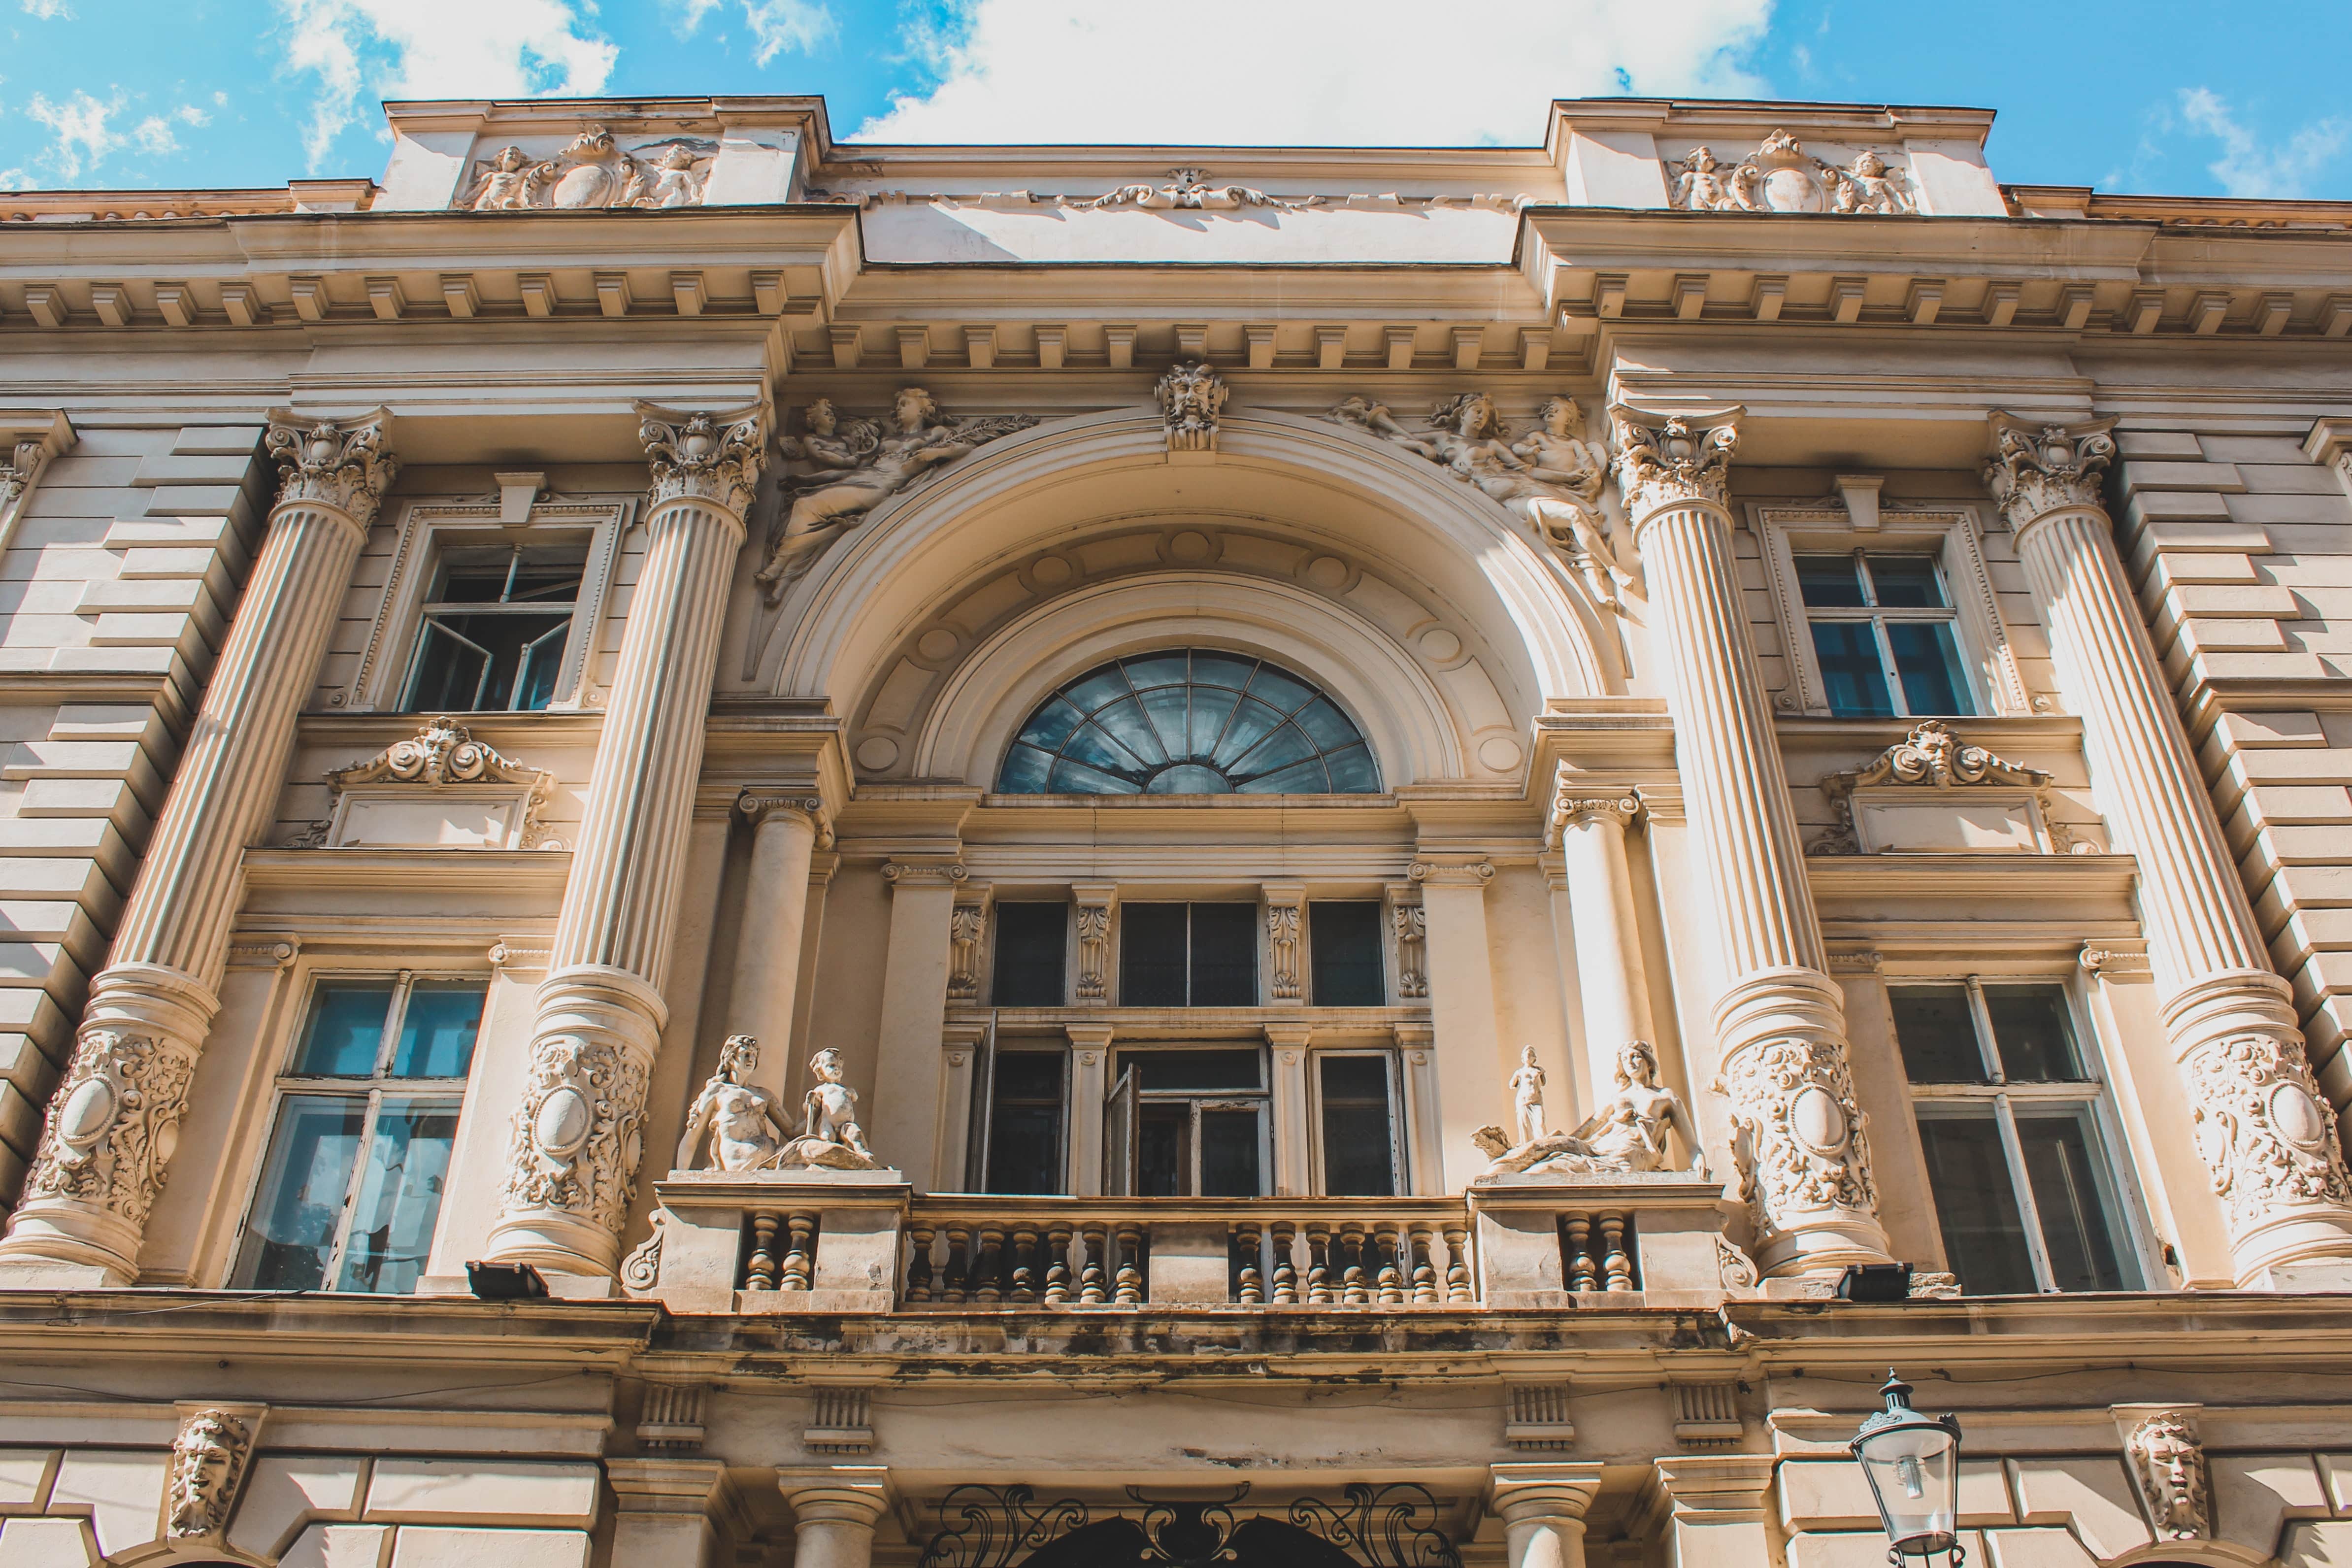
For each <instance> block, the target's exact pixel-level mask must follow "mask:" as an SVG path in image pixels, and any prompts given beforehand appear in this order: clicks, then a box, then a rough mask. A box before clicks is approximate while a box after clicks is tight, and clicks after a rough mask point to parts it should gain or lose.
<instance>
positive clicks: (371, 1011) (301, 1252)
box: [230, 975, 485, 1295]
mask: <svg viewBox="0 0 2352 1568" xmlns="http://www.w3.org/2000/svg"><path fill="white" fill-rule="evenodd" d="M484 990H485V988H484V986H483V984H482V983H481V982H480V981H478V980H415V979H412V978H410V977H408V976H405V975H404V976H402V977H401V978H399V979H397V980H368V981H342V980H338V981H330V982H326V983H324V984H320V986H319V987H318V989H317V990H316V991H315V992H314V993H313V994H312V995H311V998H310V1016H309V1017H308V1018H307V1019H306V1020H305V1022H304V1025H303V1029H302V1036H301V1038H300V1039H299V1041H298V1042H297V1043H296V1046H295V1049H294V1058H293V1062H292V1065H291V1067H290V1068H289V1071H288V1072H287V1074H286V1075H285V1077H284V1078H282V1079H280V1080H279V1089H280V1095H279V1099H278V1119H277V1125H276V1126H275V1128H274V1129H273V1130H272V1131H271V1133H270V1139H269V1152H268V1155H267V1156H266V1157H265V1158H264V1160H263V1162H262V1171H261V1184H260V1188H259V1190H258V1192H257V1194H256V1195H255V1198H254V1205H253V1213H252V1215H251V1216H250V1217H249V1219H248V1220H247V1226H246V1236H245V1242H244V1246H243V1247H242V1249H241V1250H240V1253H239V1255H238V1258H237V1265H236V1272H235V1274H234V1275H233V1277H232V1279H231V1280H230V1283H231V1285H232V1286H233V1287H235V1288H237V1289H258V1290H320V1289H333V1290H359V1291H373V1292H381V1293H384V1294H391V1295H405V1294H407V1293H408V1292H410V1291H413V1290H414V1289H416V1281H417V1279H418V1277H419V1276H420V1275H422V1274H423V1273H424V1271H425V1255H426V1253H427V1252H428V1251H429V1250H430V1249H431V1247H432V1245H433V1227H434V1225H435V1222H436V1220H437V1219H438V1218H439V1216H440V1213H441V1198H442V1195H443V1187H444V1185H445V1184H446V1180H447V1176H448V1171H449V1153H450V1149H451V1147H452V1146H453V1145H454V1144H455V1142H457V1110H458V1104H459V1102H460V1101H461V1100H463V1099H464V1097H465V1092H466V1075H467V1071H468V1069H469V1068H471V1067H472V1065H473V1058H474V1045H475V1041H476V1039H477V1038H478V1036H479V1035H480V1033H481V1026H482V1001H483V996H484Z"/></svg>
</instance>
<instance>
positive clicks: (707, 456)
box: [636, 403, 768, 517]
mask: <svg viewBox="0 0 2352 1568" xmlns="http://www.w3.org/2000/svg"><path fill="white" fill-rule="evenodd" d="M636 410H637V420H638V424H637V439H638V441H639V442H640V443H642V444H643V445H644V447H645V449H646V465H647V466H648V467H649V468H652V469H653V473H654V482H653V489H652V492H651V493H652V499H653V504H654V505H655V506H660V505H661V504H662V503H663V502H665V501H672V500H682V499H686V498H689V497H691V498H694V499H697V500H708V501H713V502H716V503H717V504H718V505H719V506H722V507H724V508H726V509H727V510H729V511H731V512H733V513H734V514H735V515H736V516H737V517H741V516H742V515H743V513H744V512H745V511H746V510H749V509H750V507H751V492H752V491H753V490H755V489H758V488H759V484H760V470H761V468H763V467H764V466H765V465H766V463H767V452H766V445H767V438H768V411H767V409H766V408H764V407H761V406H758V405H754V406H752V407H749V408H737V409H731V410H729V411H728V412H726V413H723V414H712V413H706V412H702V411H700V410H693V411H689V410H686V409H678V408H664V407H661V406H660V405H656V404H651V403H640V404H638V405H636Z"/></svg>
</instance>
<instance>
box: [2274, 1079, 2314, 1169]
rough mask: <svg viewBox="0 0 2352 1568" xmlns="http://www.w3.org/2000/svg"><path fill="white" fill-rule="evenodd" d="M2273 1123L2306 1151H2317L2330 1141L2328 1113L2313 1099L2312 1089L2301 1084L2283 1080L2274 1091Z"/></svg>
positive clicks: (2285, 1136)
mask: <svg viewBox="0 0 2352 1568" xmlns="http://www.w3.org/2000/svg"><path fill="white" fill-rule="evenodd" d="M2271 1125H2272V1126H2273V1127H2274V1128H2276V1129H2277V1130H2278V1135H2279V1136H2280V1137H2282V1138H2284V1139H2285V1140H2286V1141H2287V1142H2290V1143H2292V1144H2294V1146H2295V1147H2296V1148H2298V1149H2300V1150H2302V1151H2304V1152H2305V1153H2309V1154H2315V1153H2317V1152H2319V1150H2320V1148H2321V1146H2322V1145H2324V1144H2325V1143H2326V1142H2327V1122H2326V1112H2324V1111H2322V1110H2320V1109H2319V1102H2318V1101H2317V1100H2313V1099H2312V1098H2311V1091H2310V1090H2309V1089H2305V1088H2304V1087H2303V1086H2302V1085H2301V1084H2298V1083H2283V1084H2280V1085H2278V1086H2277V1087H2276V1088H2274V1089H2272V1090H2271Z"/></svg>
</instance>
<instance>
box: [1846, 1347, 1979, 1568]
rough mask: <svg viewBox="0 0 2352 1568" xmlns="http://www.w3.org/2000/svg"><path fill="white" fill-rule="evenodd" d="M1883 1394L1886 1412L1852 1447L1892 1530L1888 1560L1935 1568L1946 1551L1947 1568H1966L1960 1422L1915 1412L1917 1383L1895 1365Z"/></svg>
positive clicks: (1877, 1414)
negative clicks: (1961, 1530)
mask: <svg viewBox="0 0 2352 1568" xmlns="http://www.w3.org/2000/svg"><path fill="white" fill-rule="evenodd" d="M1878 1392H1879V1395H1880V1397H1882V1398H1884V1399H1885V1401H1886V1408H1885V1409H1884V1410H1880V1411H1874V1412H1873V1413H1872V1415H1870V1417H1869V1419H1867V1420H1865V1421H1864V1422H1863V1424H1862V1429H1861V1430H1860V1431H1858V1432H1856V1433H1855V1434H1854V1435H1853V1442H1852V1443H1849V1444H1848V1445H1846V1447H1848V1448H1849V1449H1850V1450H1851V1451H1852V1452H1853V1457H1854V1460H1855V1462H1856V1463H1858V1464H1860V1465H1861V1466H1862V1473H1863V1475H1864V1477H1865V1478H1867V1479H1868V1480H1869V1481H1870V1494H1871V1496H1872V1497H1873V1498H1874V1500H1876V1501H1877V1503H1878V1517H1879V1519H1880V1520H1881V1521H1884V1522H1885V1525H1886V1541H1887V1547H1886V1560H1887V1561H1888V1562H1889V1563H1894V1564H1895V1568H1907V1565H1911V1564H1916V1565H1918V1568H1933V1563H1934V1559H1935V1557H1936V1554H1937V1552H1945V1553H1948V1556H1946V1557H1945V1559H1944V1562H1945V1563H1946V1565H1947V1568H1959V1565H1960V1564H1961V1563H1964V1562H1966V1561H1967V1558H1968V1553H1967V1552H1965V1551H1963V1550H1962V1549H1961V1547H1960V1534H1959V1525H1960V1500H1959V1490H1960V1424H1959V1422H1958V1419H1957V1418H1955V1417H1953V1416H1950V1415H1938V1416H1936V1417H1934V1418H1933V1419H1930V1418H1929V1417H1927V1416H1925V1415H1920V1414H1919V1413H1918V1412H1917V1411H1916V1410H1914V1409H1912V1408H1911V1385H1910V1384H1907V1383H1906V1382H1904V1381H1903V1380H1902V1379H1901V1378H1899V1377H1897V1376H1895V1372H1894V1369H1893V1368H1891V1367H1890V1368H1888V1369H1887V1373H1886V1386H1885V1387H1884V1388H1882V1389H1880V1390H1879V1391H1878Z"/></svg>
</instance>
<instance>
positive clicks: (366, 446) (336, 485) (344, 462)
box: [262, 408, 400, 528]
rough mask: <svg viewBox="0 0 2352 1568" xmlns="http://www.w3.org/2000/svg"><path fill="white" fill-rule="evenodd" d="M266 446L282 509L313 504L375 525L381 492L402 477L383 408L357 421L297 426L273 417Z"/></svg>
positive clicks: (291, 420) (288, 418) (388, 417)
mask: <svg viewBox="0 0 2352 1568" xmlns="http://www.w3.org/2000/svg"><path fill="white" fill-rule="evenodd" d="M262 444H263V446H264V447H265V448H266V449H267V450H268V453H269V456H270V458H271V460H272V461H274V462H275V463H277V465H278V505H280V506H284V505H285V504H286V503H288V502H289V501H313V502H316V503H318V504H319V505H320V506H330V507H332V508H334V509H335V510H337V511H340V512H341V513H342V514H343V515H344V516H346V517H348V518H350V519H351V520H352V521H353V522H356V523H358V524H359V525H360V526H361V527H362V528H365V527H366V526H367V525H368V524H369V523H371V522H373V521H375V509H376V505H377V503H378V502H380V501H382V500H383V492H384V491H385V490H387V489H391V488H392V481H393V479H394V477H395V476H396V475H398V474H399V472H400V459H399V458H395V457H394V456H393V455H392V416H391V415H390V414H389V413H388V412H386V411H385V410H383V409H381V408H379V409H377V410H376V411H375V412H374V413H373V414H363V415H362V416H360V417H358V418H356V419H321V420H319V421H317V422H316V423H313V424H308V425H304V424H298V423H297V422H296V421H295V418H294V416H292V415H291V414H288V415H284V416H277V417H273V418H272V419H271V420H270V422H269V433H268V435H267V436H266V437H263V440H262Z"/></svg>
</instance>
